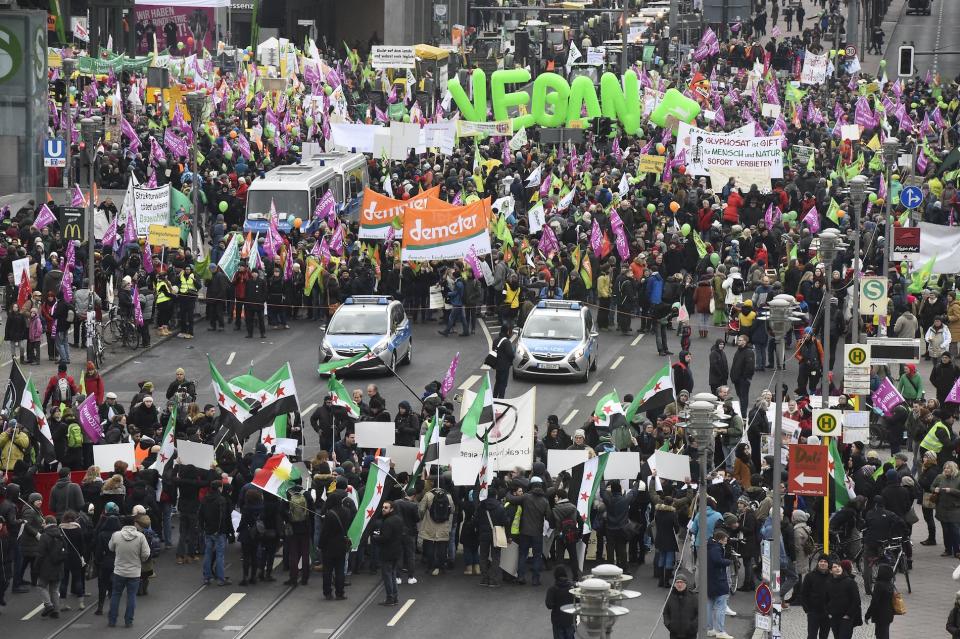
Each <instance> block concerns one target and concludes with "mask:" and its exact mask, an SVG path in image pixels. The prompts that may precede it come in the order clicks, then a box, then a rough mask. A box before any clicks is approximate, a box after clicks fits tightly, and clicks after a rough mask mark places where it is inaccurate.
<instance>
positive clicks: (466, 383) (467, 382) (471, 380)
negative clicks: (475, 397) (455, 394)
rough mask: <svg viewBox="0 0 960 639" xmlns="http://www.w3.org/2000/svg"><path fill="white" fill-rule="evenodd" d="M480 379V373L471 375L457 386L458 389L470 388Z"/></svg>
mask: <svg viewBox="0 0 960 639" xmlns="http://www.w3.org/2000/svg"><path fill="white" fill-rule="evenodd" d="M479 381H480V376H479V375H471V376H470V377H468V378H467V379H465V380H463V383H462V384H460V385H459V386H458V387H457V390H470V387H471V386H473V385H474V384H476V383H477V382H479Z"/></svg>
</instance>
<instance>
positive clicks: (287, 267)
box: [283, 242, 293, 282]
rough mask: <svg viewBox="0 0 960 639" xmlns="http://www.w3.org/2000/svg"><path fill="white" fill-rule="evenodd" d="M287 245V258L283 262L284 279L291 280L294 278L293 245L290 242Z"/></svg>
mask: <svg viewBox="0 0 960 639" xmlns="http://www.w3.org/2000/svg"><path fill="white" fill-rule="evenodd" d="M286 245H287V259H286V260H285V261H284V263H283V281H285V282H289V281H290V280H292V279H293V247H292V246H290V242H286Z"/></svg>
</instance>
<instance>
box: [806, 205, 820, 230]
mask: <svg viewBox="0 0 960 639" xmlns="http://www.w3.org/2000/svg"><path fill="white" fill-rule="evenodd" d="M803 221H804V223H806V225H807V226H808V227H810V232H811V233H819V232H820V214H819V213H817V207H815V206H814V207H813V208H811V209H810V210H809V211H807V214H806V215H804V216H803Z"/></svg>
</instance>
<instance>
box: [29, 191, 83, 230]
mask: <svg viewBox="0 0 960 639" xmlns="http://www.w3.org/2000/svg"><path fill="white" fill-rule="evenodd" d="M77 190H78V191H79V189H77ZM73 197H74V199H76V197H77V196H76V194H74V196H73ZM80 197H81V198H83V194H82V193H81V194H80ZM73 206H82V205H78V204H74V205H73ZM56 219H57V217H56V216H55V215H54V214H53V211H51V210H50V207H49V206H47V205H46V204H44V205H43V206H41V207H40V212H39V213H37V219H36V220H34V222H33V225H34V226H35V227H37V229H38V230H39V229H42V228H45V227H47V226H49V225H50V224H52V223H53V222H55V221H56Z"/></svg>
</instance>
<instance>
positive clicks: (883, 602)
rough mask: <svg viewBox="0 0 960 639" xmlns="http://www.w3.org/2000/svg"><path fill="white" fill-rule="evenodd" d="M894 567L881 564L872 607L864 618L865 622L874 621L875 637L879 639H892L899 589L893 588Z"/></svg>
mask: <svg viewBox="0 0 960 639" xmlns="http://www.w3.org/2000/svg"><path fill="white" fill-rule="evenodd" d="M893 577H894V574H893V566H891V565H890V564H880V567H879V568H878V569H877V579H876V581H875V582H874V584H873V595H872V596H871V598H870V606H869V607H868V608H867V612H866V614H864V616H863V620H864V621H868V622H869V621H873V625H874V635H875V636H876V638H877V639H890V624H892V623H893V617H894V614H893V595H894V593H895V592H896V591H897V589H896V588H895V587H894V586H893Z"/></svg>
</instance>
